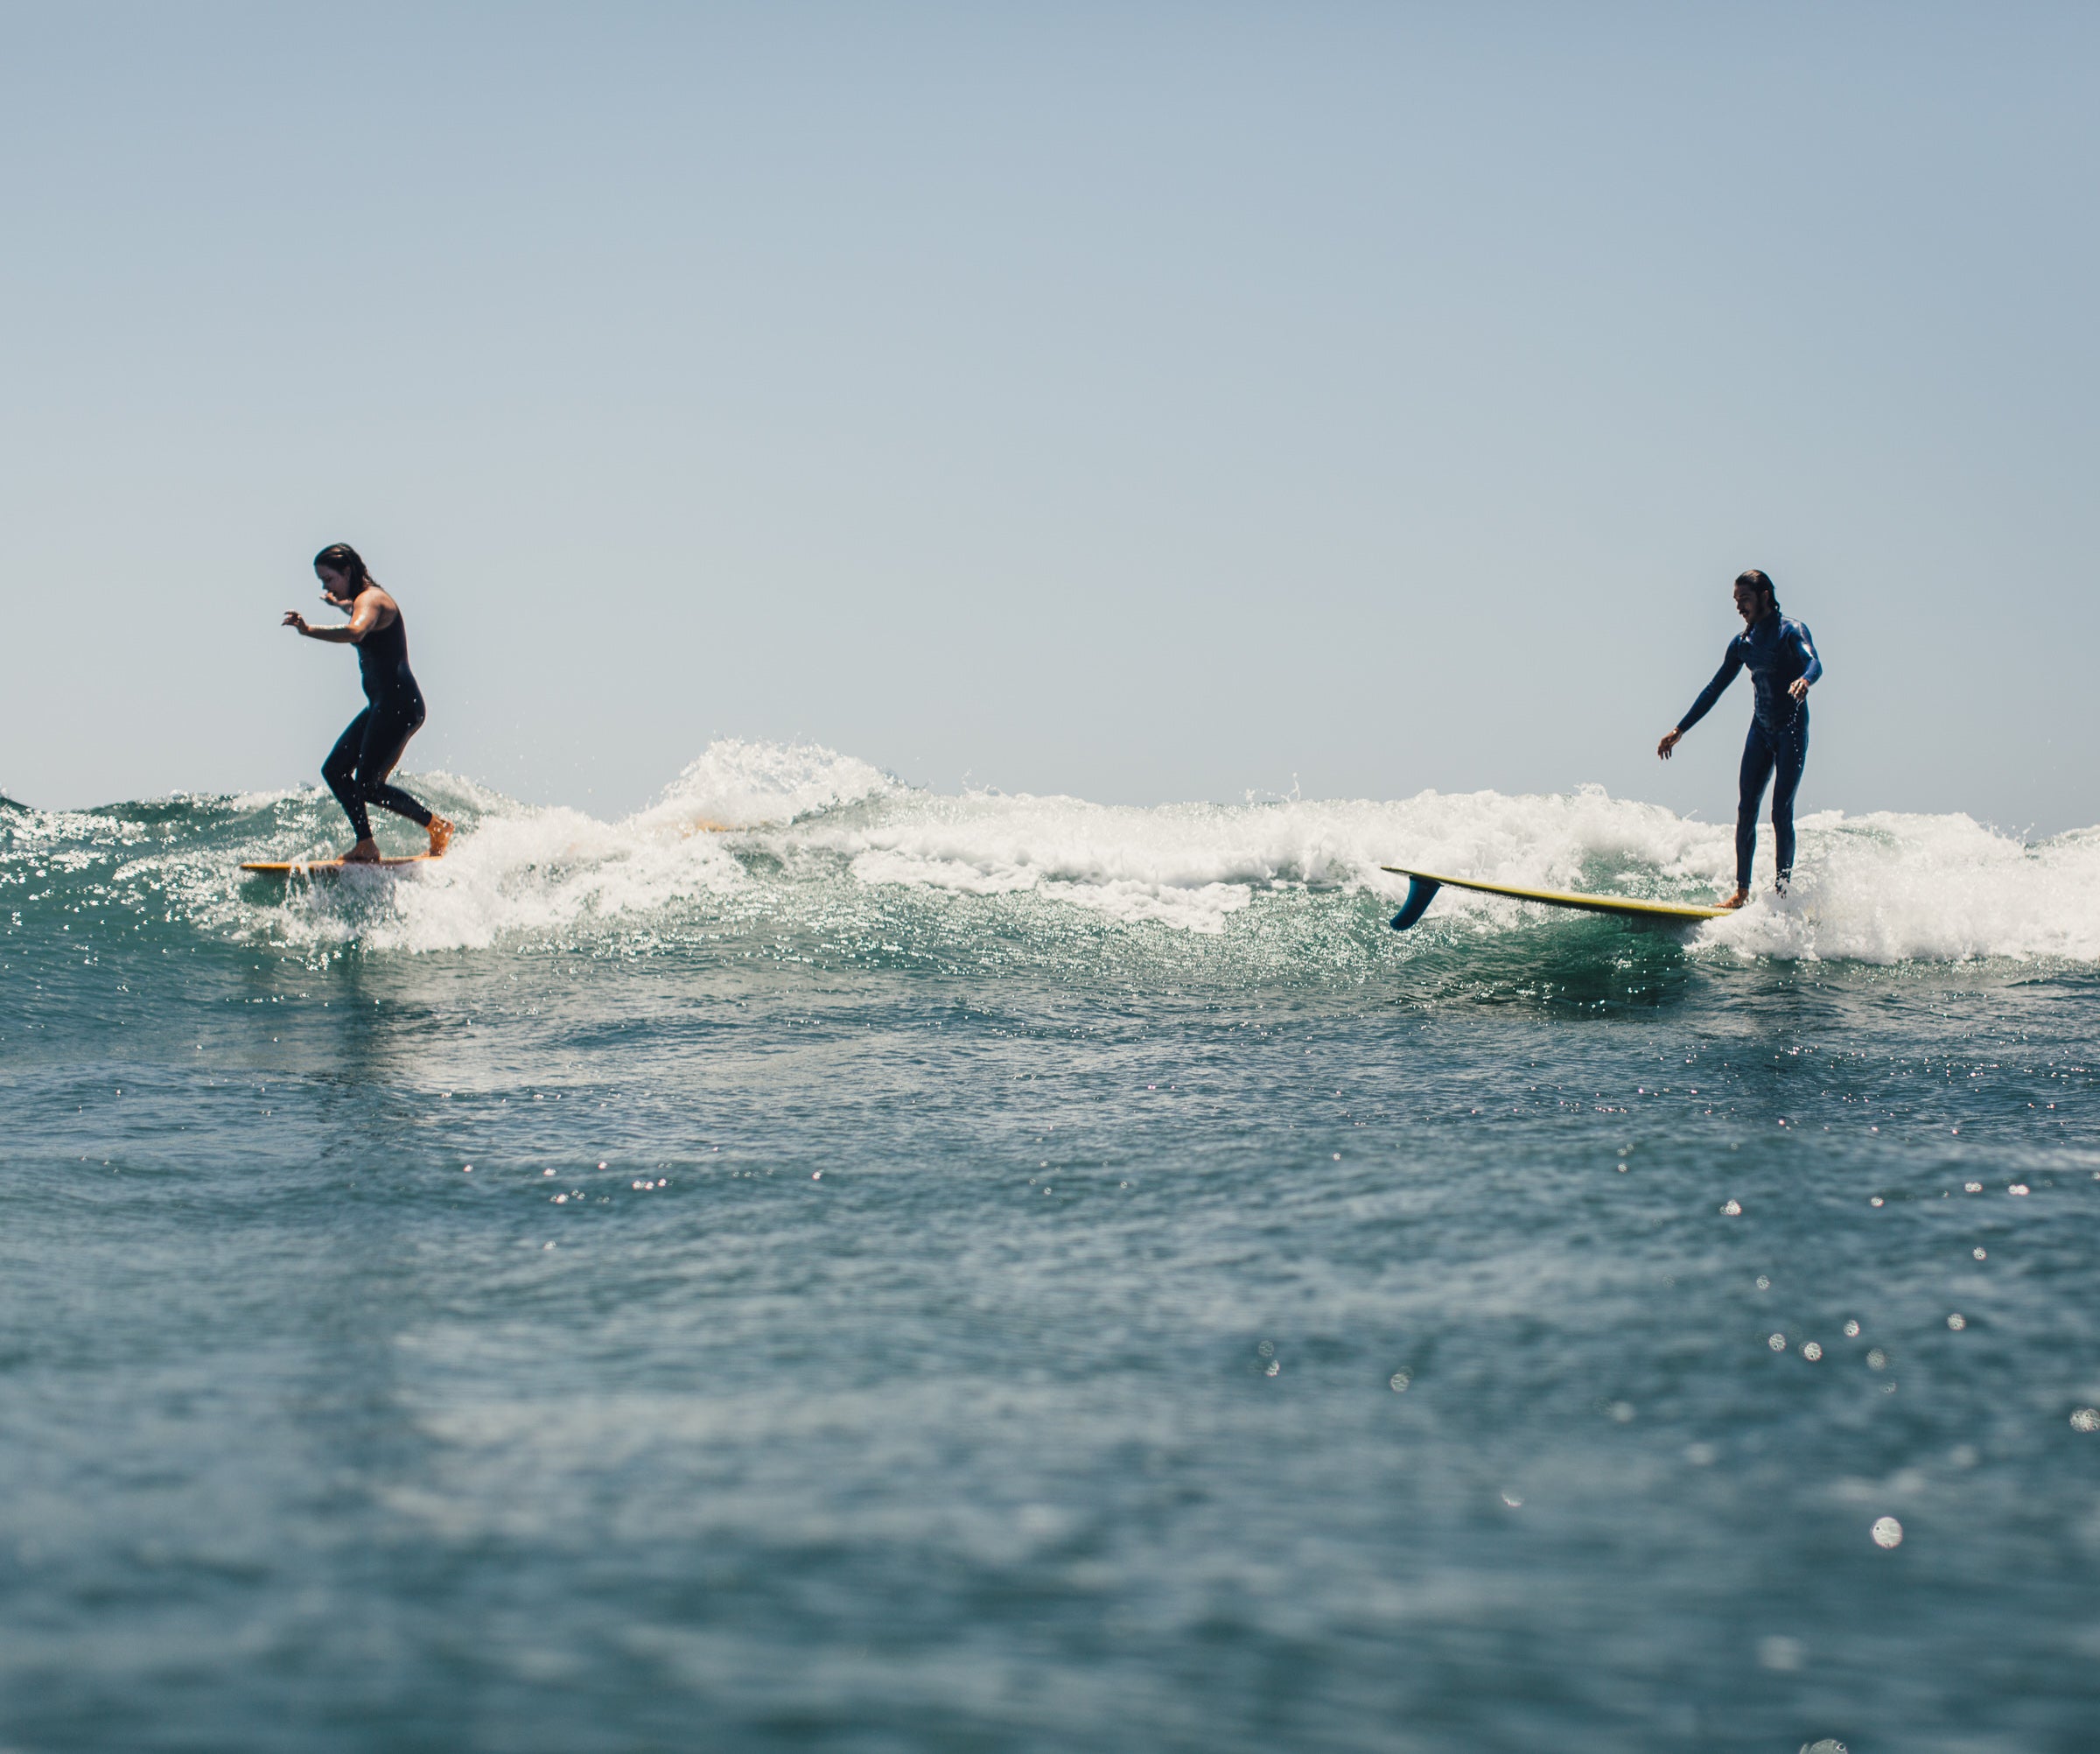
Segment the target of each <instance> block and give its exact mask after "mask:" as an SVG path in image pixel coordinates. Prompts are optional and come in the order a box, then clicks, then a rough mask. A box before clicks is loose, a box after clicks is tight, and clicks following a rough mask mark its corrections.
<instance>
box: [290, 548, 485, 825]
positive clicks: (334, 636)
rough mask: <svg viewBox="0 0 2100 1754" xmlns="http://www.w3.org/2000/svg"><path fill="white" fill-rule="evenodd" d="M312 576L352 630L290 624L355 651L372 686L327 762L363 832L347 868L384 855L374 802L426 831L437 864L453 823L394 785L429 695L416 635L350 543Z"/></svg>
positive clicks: (323, 558) (294, 620)
mask: <svg viewBox="0 0 2100 1754" xmlns="http://www.w3.org/2000/svg"><path fill="white" fill-rule="evenodd" d="M313 570H314V572H315V574H316V575H317V576H318V578H319V579H320V581H321V593H322V595H323V596H324V597H325V599H326V600H328V602H330V603H331V604H332V605H333V606H334V607H336V608H338V609H340V610H342V611H343V612H344V613H345V614H347V615H348V616H349V617H350V624H349V625H348V626H347V627H342V628H316V627H311V626H310V625H308V623H307V621H306V618H305V617H304V615H302V614H299V612H298V611H297V609H287V610H286V611H285V612H284V625H285V626H286V627H288V628H297V629H298V630H299V632H300V633H301V634H303V635H305V637H306V638H308V639H310V640H324V641H325V642H328V643H329V644H330V645H352V646H355V647H356V648H357V668H358V675H359V679H360V681H362V682H363V684H364V685H365V701H366V705H365V710H364V711H363V712H360V713H359V714H358V715H357V717H356V718H354V719H352V720H351V721H350V725H349V728H348V729H347V730H346V731H345V732H344V733H343V734H342V735H341V736H340V737H339V738H338V739H337V740H336V745H335V747H334V748H333V749H332V750H331V751H330V752H329V755H328V759H327V760H326V761H324V762H322V763H321V777H322V778H323V779H325V780H326V781H327V782H328V789H329V790H330V791H332V792H333V793H334V794H335V798H336V802H337V803H339V804H341V805H342V807H343V814H344V815H345V816H346V817H349V818H350V826H351V827H352V828H353V830H355V831H356V833H357V845H354V846H353V847H352V848H351V849H350V850H349V852H346V853H345V854H344V855H343V859H344V862H345V863H346V864H359V865H365V864H369V863H371V862H372V861H374V859H378V857H379V856H380V854H379V844H378V843H377V842H376V841H374V839H373V838H372V822H371V818H370V817H368V816H367V815H366V813H365V806H366V805H367V804H377V805H378V806H379V807H380V808H381V810H391V811H392V812H393V813H394V814H395V816H405V817H408V819H409V821H410V822H412V823H415V824H416V825H417V826H419V827H421V828H423V829H425V830H427V831H429V833H430V857H431V858H433V859H436V858H437V857H438V856H439V855H440V854H442V853H443V852H444V849H445V845H446V843H448V842H449V841H450V840H451V838H452V824H451V823H449V822H447V821H446V820H445V819H444V817H441V816H433V815H432V814H431V813H430V811H429V810H425V809H424V808H423V806H422V805H421V804H419V803H416V800H415V799H414V798H412V797H410V796H409V795H408V794H407V793H406V792H404V791H402V789H400V788H399V787H396V786H390V785H388V783H387V775H388V774H390V773H392V772H393V771H394V769H395V766H396V765H397V764H398V763H399V761H401V757H402V751H403V750H405V749H406V748H407V747H409V738H411V737H413V736H414V735H415V734H416V732H417V731H418V730H419V729H421V728H422V726H423V691H422V690H421V689H419V688H418V687H416V675H415V672H414V671H413V670H410V669H409V630H408V628H407V625H406V624H405V623H404V622H403V621H402V619H401V605H400V604H398V603H396V602H395V600H394V599H393V598H392V597H391V596H390V595H388V593H386V592H385V591H382V590H381V588H380V585H379V581H378V580H377V579H374V578H373V576H372V575H371V574H370V573H369V572H367V571H366V570H365V563H364V562H363V561H362V560H361V559H360V558H358V552H357V551H356V550H355V549H354V548H353V547H351V546H350V545H349V544H347V543H344V542H339V543H336V544H333V545H332V547H328V548H324V549H323V550H322V551H320V552H319V553H318V554H317V555H315V556H314V557H313Z"/></svg>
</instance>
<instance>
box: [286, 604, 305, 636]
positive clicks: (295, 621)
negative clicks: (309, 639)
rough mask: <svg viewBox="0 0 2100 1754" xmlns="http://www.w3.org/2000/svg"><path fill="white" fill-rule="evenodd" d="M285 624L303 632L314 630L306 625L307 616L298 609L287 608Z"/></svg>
mask: <svg viewBox="0 0 2100 1754" xmlns="http://www.w3.org/2000/svg"><path fill="white" fill-rule="evenodd" d="M283 625H284V626H285V627H288V628H297V629H298V630H299V631H300V632H301V633H302V634H305V633H311V632H312V629H311V628H309V627H308V626H307V625H306V618H305V616H304V615H302V614H300V613H299V612H298V611H297V609H287V610H285V612H284V621H283Z"/></svg>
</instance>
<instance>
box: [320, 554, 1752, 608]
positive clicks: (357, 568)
mask: <svg viewBox="0 0 2100 1754" xmlns="http://www.w3.org/2000/svg"><path fill="white" fill-rule="evenodd" d="M313 564H314V565H316V566H317V567H319V566H326V567H331V568H332V569H333V570H334V571H335V572H339V573H341V574H342V575H343V577H344V578H345V579H347V580H348V581H349V584H350V594H351V595H352V596H353V597H354V596H356V595H357V593H359V592H360V591H361V590H363V589H364V588H365V586H367V585H376V584H378V583H379V580H378V579H374V577H373V576H372V574H371V573H370V572H368V571H367V570H366V566H365V559H364V557H363V556H362V555H361V554H360V553H359V552H358V551H356V550H355V549H354V548H353V547H351V546H350V544H348V543H346V542H332V543H330V544H328V546H327V547H325V548H324V549H323V550H322V551H320V552H319V553H318V554H317V555H315V556H314V557H313ZM1760 576H1762V575H1760Z"/></svg>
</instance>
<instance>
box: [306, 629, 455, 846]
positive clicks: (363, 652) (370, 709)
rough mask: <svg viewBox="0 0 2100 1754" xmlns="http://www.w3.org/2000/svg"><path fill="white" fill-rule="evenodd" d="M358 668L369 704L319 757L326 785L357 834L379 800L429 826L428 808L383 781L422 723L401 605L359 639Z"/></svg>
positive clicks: (364, 830)
mask: <svg viewBox="0 0 2100 1754" xmlns="http://www.w3.org/2000/svg"><path fill="white" fill-rule="evenodd" d="M357 669H358V675H359V678H360V680H361V681H362V682H363V683H364V684H365V698H366V699H367V701H369V702H370V703H371V704H370V705H367V707H366V708H365V710H364V711H363V712H360V713H359V714H358V715H357V717H356V718H354V719H352V720H351V721H350V725H349V728H348V729H347V730H346V731H345V732H344V733H343V734H342V735H341V736H340V737H339V738H337V739H336V743H335V747H334V748H332V750H330V751H329V752H328V759H327V760H326V761H324V762H322V763H321V777H322V778H323V779H325V780H326V781H327V782H328V789H329V790H330V791H332V792H333V793H334V794H335V798H336V802H337V803H339V804H341V805H342V807H343V814H344V815H345V816H346V817H349V818H350V826H351V827H352V828H353V829H355V830H356V831H357V838H359V839H360V840H369V839H371V838H372V822H371V818H370V817H367V815H366V814H365V806H366V805H367V804H377V805H378V806H379V807H380V808H381V810H392V811H393V812H394V814H395V816H405V817H408V819H409V821H410V822H412V823H416V824H418V825H419V826H421V827H423V828H428V827H429V826H430V811H428V810H425V809H424V808H423V806H422V805H421V804H419V803H416V800H415V799H414V798H412V797H410V796H409V795H408V794H407V793H406V792H404V791H402V790H399V789H397V788H395V787H393V786H390V785H388V783H387V775H388V774H390V773H392V772H393V771H394V767H395V763H396V762H397V761H400V760H401V752H402V750H403V749H405V748H407V747H409V738H411V737H413V736H414V735H415V734H416V731H417V730H418V729H419V728H420V727H421V726H422V724H423V691H422V690H421V689H420V688H418V687H416V676H415V672H414V671H412V670H409V630H408V626H407V624H406V623H405V622H404V621H402V617H401V611H400V610H398V609H396V610H395V612H394V619H393V621H391V622H389V623H388V625H387V626H385V627H383V628H373V629H372V631H371V632H370V633H368V634H367V635H365V636H364V638H363V639H362V640H360V641H359V642H358V647H357Z"/></svg>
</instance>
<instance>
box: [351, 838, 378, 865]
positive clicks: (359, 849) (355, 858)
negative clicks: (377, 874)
mask: <svg viewBox="0 0 2100 1754" xmlns="http://www.w3.org/2000/svg"><path fill="white" fill-rule="evenodd" d="M343 863H344V864H346V865H376V864H378V863H379V843H378V842H377V841H376V840H374V839H373V838H371V836H369V835H367V836H366V837H365V838H364V839H362V840H360V841H359V842H358V843H357V845H355V846H353V847H352V848H351V849H350V850H349V852H346V853H345V854H343Z"/></svg>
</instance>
